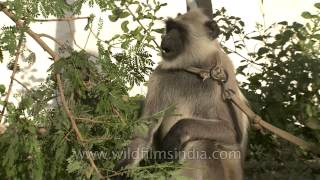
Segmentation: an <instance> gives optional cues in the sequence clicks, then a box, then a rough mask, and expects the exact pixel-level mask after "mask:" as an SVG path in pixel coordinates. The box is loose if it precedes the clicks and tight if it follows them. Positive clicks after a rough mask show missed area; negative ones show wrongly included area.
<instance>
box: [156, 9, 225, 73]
mask: <svg viewBox="0 0 320 180" xmlns="http://www.w3.org/2000/svg"><path fill="white" fill-rule="evenodd" d="M165 29H166V31H165V34H164V35H162V42H161V51H162V58H163V61H162V62H161V67H163V68H166V69H168V68H184V67H187V66H190V65H197V64H201V63H202V61H204V60H205V59H207V58H208V56H209V55H210V54H212V53H213V52H214V51H216V50H217V48H219V46H218V43H217V42H216V38H217V37H218V35H219V32H220V30H219V27H218V25H217V23H216V22H215V21H213V20H210V19H209V18H208V17H207V16H206V15H205V14H204V12H203V11H202V10H201V9H193V10H191V11H189V12H187V13H186V14H183V15H178V16H177V17H176V18H175V19H172V18H169V19H168V20H166V28H165Z"/></svg>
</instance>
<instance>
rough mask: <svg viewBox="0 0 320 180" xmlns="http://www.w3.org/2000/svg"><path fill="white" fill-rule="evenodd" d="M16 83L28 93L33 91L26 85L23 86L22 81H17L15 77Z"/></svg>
mask: <svg viewBox="0 0 320 180" xmlns="http://www.w3.org/2000/svg"><path fill="white" fill-rule="evenodd" d="M13 80H14V81H16V82H17V83H18V84H20V85H21V86H22V87H23V88H25V89H26V90H27V91H29V92H30V91H31V89H29V88H28V87H27V86H26V85H25V84H23V83H22V82H21V81H19V80H18V79H16V78H15V77H14V78H13Z"/></svg>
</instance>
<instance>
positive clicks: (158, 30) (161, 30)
mask: <svg viewBox="0 0 320 180" xmlns="http://www.w3.org/2000/svg"><path fill="white" fill-rule="evenodd" d="M152 31H154V32H157V33H160V34H162V33H164V28H159V29H152Z"/></svg>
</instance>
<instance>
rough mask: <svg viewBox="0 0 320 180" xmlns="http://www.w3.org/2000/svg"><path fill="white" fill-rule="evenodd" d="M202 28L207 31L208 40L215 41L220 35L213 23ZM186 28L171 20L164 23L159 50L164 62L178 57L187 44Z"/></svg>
mask: <svg viewBox="0 0 320 180" xmlns="http://www.w3.org/2000/svg"><path fill="white" fill-rule="evenodd" d="M204 26H205V27H206V29H207V31H208V38H210V39H216V38H217V37H218V35H219V33H220V29H219V27H218V24H217V23H216V22H215V21H213V20H209V21H207V22H206V23H205V24H204ZM188 43H189V42H188V30H187V27H186V26H185V25H183V24H181V23H179V22H176V21H174V20H173V19H168V20H167V21H166V33H165V34H164V35H163V36H162V41H161V50H162V57H163V58H164V60H167V61H170V60H173V59H175V58H176V57H178V56H179V55H180V54H181V53H182V52H183V51H184V50H185V47H186V46H187V44H188Z"/></svg>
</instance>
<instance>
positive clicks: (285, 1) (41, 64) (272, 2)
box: [0, 0, 320, 102]
mask: <svg viewBox="0 0 320 180" xmlns="http://www.w3.org/2000/svg"><path fill="white" fill-rule="evenodd" d="M160 2H166V3H168V5H167V6H166V7H163V8H162V9H161V10H160V12H159V14H158V15H159V16H163V17H175V16H176V15H177V13H184V12H185V11H186V5H185V0H160ZM212 2H213V3H212V4H213V8H214V9H220V8H221V7H225V8H226V9H227V12H228V14H229V15H233V16H238V17H241V18H242V20H243V21H244V22H245V24H246V29H247V30H248V32H249V31H250V30H253V29H254V27H255V24H256V23H257V22H259V23H262V22H263V18H262V12H264V13H265V23H266V25H267V26H268V25H271V24H272V23H274V22H279V21H283V20H286V21H289V22H292V21H300V22H302V21H303V19H302V18H301V17H300V15H301V13H302V12H303V11H306V10H307V11H313V10H315V8H314V7H313V4H315V3H316V2H320V1H319V0H264V4H263V6H262V5H261V0H212ZM91 13H94V14H95V15H96V17H97V18H96V19H97V20H98V18H99V16H100V17H101V18H103V20H104V22H105V23H104V30H103V32H102V34H101V36H100V37H103V39H108V38H107V37H111V36H112V35H113V34H115V33H117V32H119V30H120V26H119V25H116V26H115V24H112V23H108V17H107V15H106V14H99V9H98V8H89V7H87V8H85V9H84V10H83V13H82V15H81V16H89V15H90V14H91ZM3 24H6V25H8V24H11V25H13V23H12V22H11V20H9V19H8V18H7V17H6V16H5V15H4V14H3V13H2V12H0V27H2V26H3ZM75 24H76V25H75V27H76V28H75V39H76V40H77V44H79V45H80V46H82V47H83V46H84V44H85V42H86V37H87V33H88V32H85V31H83V29H84V27H85V25H86V20H77V21H75ZM108 26H110V27H108ZM159 26H162V24H159ZM31 29H32V30H34V31H35V32H36V33H46V34H49V35H51V36H55V31H56V25H55V23H54V22H50V23H47V22H46V23H36V24H34V25H32V26H31ZM66 33H70V32H69V31H68V32H66ZM158 39H159V38H158ZM44 40H45V41H46V42H47V43H48V45H49V46H50V47H52V48H54V43H53V42H52V41H51V40H48V39H45V38H44ZM95 42H96V40H95V38H93V36H91V38H90V39H89V42H88V45H87V46H86V49H88V50H90V51H92V52H94V51H95V49H96V46H95V44H96V43H95ZM27 47H28V48H29V49H30V50H32V51H34V52H35V53H36V57H37V58H36V59H37V60H36V63H35V64H34V65H32V66H29V65H28V64H27V63H20V66H21V67H22V71H21V72H20V73H18V74H17V75H16V78H17V79H18V80H20V81H21V82H23V83H25V84H26V85H27V86H28V87H32V86H35V85H38V84H39V82H41V81H43V80H44V79H45V78H46V74H47V70H48V67H49V66H50V65H51V64H52V61H51V60H49V59H48V57H49V56H48V54H46V53H45V52H44V51H43V50H42V49H41V48H40V46H38V45H37V44H36V43H35V41H33V40H32V39H31V38H30V37H28V38H27ZM155 58H157V59H159V57H155ZM8 62H9V59H8V57H5V60H4V63H2V64H0V72H1V76H0V84H4V85H6V86H7V85H8V84H9V81H10V76H11V73H12V72H11V71H8V70H7V67H6V66H7V63H8ZM20 62H22V61H20ZM34 80H36V81H39V82H37V83H35V82H34ZM20 89H22V88H21V86H20V85H18V84H17V83H16V82H15V85H14V93H15V94H16V95H17V96H16V97H12V95H11V98H10V101H11V102H16V100H15V98H17V97H18V96H19V93H18V92H19V90H20ZM134 93H145V90H144V88H141V87H138V88H135V89H134V91H133V94H134Z"/></svg>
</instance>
